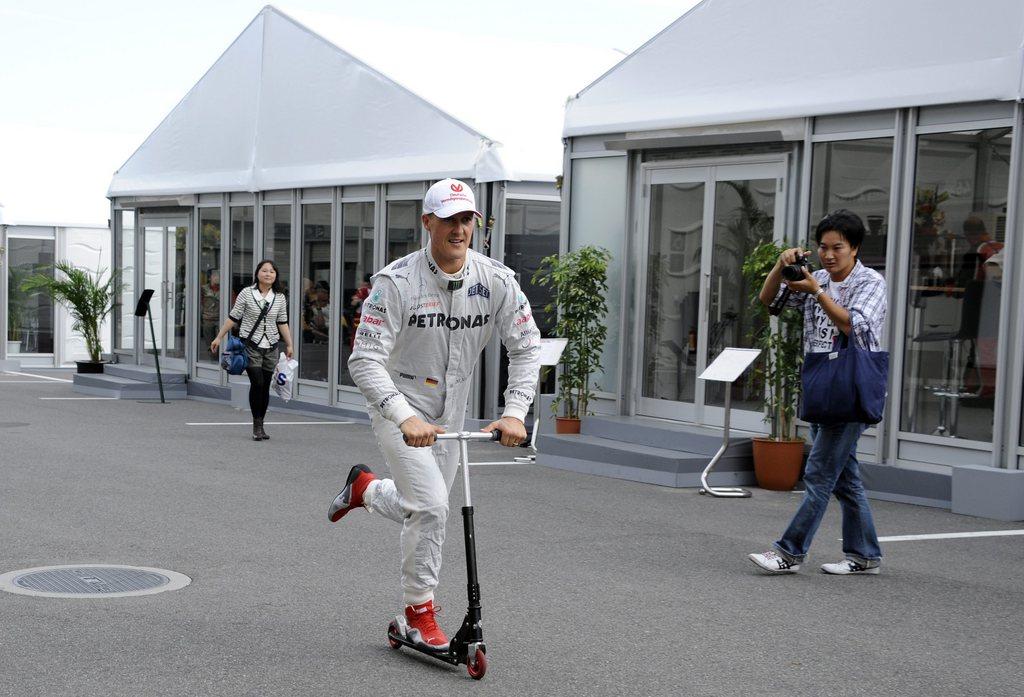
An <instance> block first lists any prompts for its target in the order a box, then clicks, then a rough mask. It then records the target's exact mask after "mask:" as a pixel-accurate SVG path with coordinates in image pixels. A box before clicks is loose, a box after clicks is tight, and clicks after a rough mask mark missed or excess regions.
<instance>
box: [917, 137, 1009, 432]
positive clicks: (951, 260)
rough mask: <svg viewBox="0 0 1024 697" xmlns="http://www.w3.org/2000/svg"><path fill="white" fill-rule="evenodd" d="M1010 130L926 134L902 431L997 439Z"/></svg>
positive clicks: (920, 154)
mask: <svg viewBox="0 0 1024 697" xmlns="http://www.w3.org/2000/svg"><path fill="white" fill-rule="evenodd" d="M1010 140H1011V135H1010V129H1008V128H997V129H988V130H982V131H969V132H961V133H942V134H936V135H924V136H920V137H919V138H918V141H917V171H916V174H915V179H914V195H915V199H914V227H913V231H912V233H913V237H912V242H911V262H910V273H909V283H910V288H909V293H908V294H907V297H908V307H907V326H906V352H905V354H904V365H905V370H904V378H903V390H902V393H903V404H902V411H901V421H900V424H901V428H902V429H903V430H904V431H909V432H911V433H925V434H933V435H937V436H946V437H950V438H965V439H970V440H978V441H991V440H992V422H993V417H994V404H993V401H994V397H995V386H996V352H997V349H998V346H999V342H1000V340H1002V336H1001V335H1000V331H999V322H998V321H999V303H1000V301H1001V299H1002V285H1003V242H1004V238H1005V234H1006V201H1007V189H1008V185H1009V175H1010V146H1011V143H1010Z"/></svg>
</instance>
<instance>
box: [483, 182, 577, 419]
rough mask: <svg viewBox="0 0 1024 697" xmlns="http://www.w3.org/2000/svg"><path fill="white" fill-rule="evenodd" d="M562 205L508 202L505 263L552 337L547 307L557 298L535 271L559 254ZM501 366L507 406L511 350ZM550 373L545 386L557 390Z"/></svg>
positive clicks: (537, 319) (542, 327)
mask: <svg viewBox="0 0 1024 697" xmlns="http://www.w3.org/2000/svg"><path fill="white" fill-rule="evenodd" d="M561 210H562V204H561V203H559V202H558V201H518V200H509V201H507V202H506V203H505V259H504V262H505V266H507V267H509V268H510V269H512V270H513V271H515V272H516V280H518V281H519V287H520V288H522V289H523V293H525V294H526V297H527V299H528V300H529V301H530V307H531V309H532V310H533V319H534V321H535V322H536V323H537V328H538V329H540V334H541V336H545V337H546V336H551V333H552V330H553V329H554V326H555V322H556V321H557V320H558V314H557V313H556V312H548V311H546V310H545V309H544V307H545V306H546V305H547V304H548V303H550V302H551V301H552V300H553V299H554V292H553V291H552V289H551V287H550V286H540V285H536V284H534V283H533V274H534V272H535V271H536V270H537V269H538V268H539V267H540V262H541V259H543V258H544V257H546V256H549V255H551V254H558V237H559V230H560V229H561V220H560V216H561ZM500 364H501V367H500V368H499V370H500V374H499V377H498V381H499V382H498V404H499V406H502V407H503V406H504V405H505V396H504V392H505V388H507V387H508V353H507V352H506V351H505V347H504V346H502V347H501V362H500ZM548 372H549V373H550V374H549V375H548V378H547V383H546V384H545V385H544V386H542V389H543V390H544V391H547V392H552V391H554V383H555V374H554V372H553V371H548Z"/></svg>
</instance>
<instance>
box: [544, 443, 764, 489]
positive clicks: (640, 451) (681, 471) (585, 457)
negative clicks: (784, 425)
mask: <svg viewBox="0 0 1024 697" xmlns="http://www.w3.org/2000/svg"><path fill="white" fill-rule="evenodd" d="M720 444H721V443H719V445H720ZM744 445H746V447H744ZM537 450H538V453H537V464H539V465H545V466H548V467H554V468H557V469H566V470H571V471H573V472H583V473H585V474H597V475H601V476H605V477H614V478H616V479H628V480H631V481H637V482H645V483H648V484H659V485H662V486H672V487H696V486H700V474H701V472H703V471H704V468H705V467H707V464H708V463H709V462H710V461H711V457H712V456H711V455H708V454H705V453H695V452H687V451H682V450H673V449H669V448H659V447H654V446H650V445H640V444H636V443H626V442H623V441H618V440H613V439H610V438H601V437H599V436H590V435H578V436H576V435H544V434H541V435H539V436H538V437H537ZM753 468H754V465H753V460H752V458H751V456H750V448H749V442H748V443H746V444H744V443H737V444H736V445H735V446H730V448H729V450H727V451H726V453H725V455H724V456H723V457H722V459H721V460H720V461H719V462H718V464H716V465H715V469H714V470H713V472H712V474H711V477H710V480H711V481H710V483H711V484H712V485H714V486H742V485H750V484H753V483H754V472H753Z"/></svg>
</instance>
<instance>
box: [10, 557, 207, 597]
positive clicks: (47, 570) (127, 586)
mask: <svg viewBox="0 0 1024 697" xmlns="http://www.w3.org/2000/svg"><path fill="white" fill-rule="evenodd" d="M191 582H192V579H190V578H189V577H188V576H185V575H184V574H179V573H177V572H175V571H167V570H165V569H150V568H146V567H142V566H118V565H114V564H70V565H65V566H41V567H38V568H35V569H22V570H21V571H11V572H8V573H6V574H2V575H0V590H5V591H7V592H8V593H18V594H20V595H36V596H42V597H45V598H124V597H127V596H132V595H151V594H153V593H162V592H164V591H173V590H178V589H179V588H184V587H185V586H187V585H188V584H190V583H191Z"/></svg>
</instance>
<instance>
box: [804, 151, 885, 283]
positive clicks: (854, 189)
mask: <svg viewBox="0 0 1024 697" xmlns="http://www.w3.org/2000/svg"><path fill="white" fill-rule="evenodd" d="M892 148H893V139H892V138H874V139H869V140H849V141H839V142H834V143H815V144H814V159H813V162H812V164H811V218H810V230H808V232H807V241H806V243H805V249H809V250H811V251H814V250H815V249H816V248H817V244H816V243H815V241H814V228H815V226H816V225H817V224H818V221H819V220H821V219H822V218H823V217H825V215H826V214H828V213H829V212H831V211H834V210H836V209H837V208H847V209H849V210H851V211H853V212H854V213H856V214H857V215H859V216H860V217H861V218H862V219H863V220H864V224H865V225H866V226H867V229H868V233H867V235H865V237H864V242H863V243H862V244H861V246H860V251H858V253H857V258H858V259H860V261H861V263H863V264H864V265H865V266H870V267H871V268H872V269H874V270H875V271H878V272H879V273H881V274H882V275H883V276H884V275H886V274H885V271H886V263H885V247H886V244H887V242H888V235H889V194H890V184H891V181H892ZM812 259H816V257H815V256H812ZM815 266H817V264H815Z"/></svg>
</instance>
